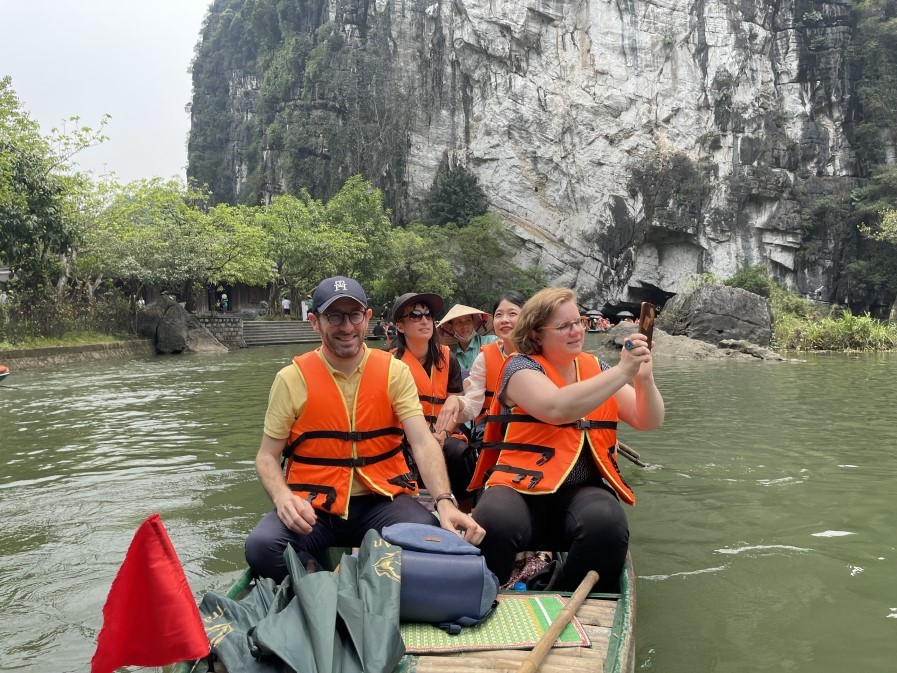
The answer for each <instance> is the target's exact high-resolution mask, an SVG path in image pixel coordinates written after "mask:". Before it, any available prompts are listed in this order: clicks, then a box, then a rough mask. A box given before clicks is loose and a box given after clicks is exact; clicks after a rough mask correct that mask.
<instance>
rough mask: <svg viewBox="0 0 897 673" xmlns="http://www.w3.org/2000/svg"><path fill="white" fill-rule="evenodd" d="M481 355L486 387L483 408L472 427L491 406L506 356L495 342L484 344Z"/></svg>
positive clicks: (500, 343)
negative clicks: (484, 368)
mask: <svg viewBox="0 0 897 673" xmlns="http://www.w3.org/2000/svg"><path fill="white" fill-rule="evenodd" d="M480 352H481V353H482V354H483V360H484V364H485V365H486V386H485V395H484V397H483V408H482V409H481V410H480V413H479V414H478V415H477V417H476V420H475V421H474V425H476V424H477V423H480V422H481V421H482V420H483V419H484V418H486V414H487V413H488V412H489V406H490V405H491V404H492V398H493V397H495V395H496V393H497V392H498V386H499V384H500V383H501V373H502V368H503V367H504V364H505V360H506V359H507V356H506V355H505V352H504V350H502V342H501V341H495V342H493V343H491V344H486V345H485V346H483V347H482V348H481V349H480Z"/></svg>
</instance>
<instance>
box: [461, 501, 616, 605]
mask: <svg viewBox="0 0 897 673" xmlns="http://www.w3.org/2000/svg"><path fill="white" fill-rule="evenodd" d="M473 518H474V519H476V521H477V523H479V524H480V525H481V526H482V527H483V528H485V529H486V537H485V539H484V540H483V542H482V544H481V545H480V548H481V549H482V552H483V555H484V556H485V558H486V565H488V566H489V569H490V570H491V571H492V572H494V573H495V574H496V575H497V576H498V580H499V582H501V583H502V584H504V583H505V582H507V581H508V579H509V578H510V577H511V571H512V570H513V568H514V557H515V556H516V555H517V553H518V552H521V551H538V550H545V551H567V552H569V553H568V554H567V560H566V562H565V563H564V568H563V574H562V576H561V580H560V584H559V586H558V587H557V589H558V590H560V591H573V590H574V589H576V587H577V586H578V585H579V583H580V582H581V581H582V579H583V578H584V577H585V575H586V573H587V572H588V571H589V570H596V571H597V572H598V574H599V579H598V584H597V585H596V587H595V589H593V591H599V592H608V593H614V592H618V591H619V590H620V572H621V571H622V569H623V563H624V562H625V560H626V551H627V549H628V548H629V524H628V523H627V522H626V514H625V512H624V511H623V507H622V505H621V504H620V501H619V499H618V498H617V495H616V494H615V493H613V492H612V491H610V490H609V489H608V488H606V487H604V486H592V485H577V486H563V487H561V488H560V489H559V490H558V491H557V493H552V494H545V495H529V494H527V495H524V494H521V493H518V492H517V491H515V490H513V489H511V488H508V487H507V486H493V487H491V488H487V489H486V491H485V492H484V493H483V494H482V496H480V500H479V501H478V502H477V506H476V509H475V510H474V513H473Z"/></svg>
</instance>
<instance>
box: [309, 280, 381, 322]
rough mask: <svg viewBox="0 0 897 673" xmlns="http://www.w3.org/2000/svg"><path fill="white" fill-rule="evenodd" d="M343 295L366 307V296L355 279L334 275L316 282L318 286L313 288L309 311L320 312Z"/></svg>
mask: <svg viewBox="0 0 897 673" xmlns="http://www.w3.org/2000/svg"><path fill="white" fill-rule="evenodd" d="M343 297H348V298H349V299H354V300H355V301H357V302H358V303H359V304H361V306H362V307H363V308H367V307H368V296H367V295H366V294H365V293H364V289H363V288H362V287H361V285H360V284H359V283H358V281H357V280H353V279H351V278H346V277H345V276H334V277H333V278H325V279H324V280H322V281H321V282H320V283H318V287H316V288H315V292H314V294H313V295H312V297H311V312H312V313H320V312H321V311H323V310H324V309H326V308H327V307H328V306H330V305H331V304H332V303H333V302H335V301H336V300H337V299H342V298H343Z"/></svg>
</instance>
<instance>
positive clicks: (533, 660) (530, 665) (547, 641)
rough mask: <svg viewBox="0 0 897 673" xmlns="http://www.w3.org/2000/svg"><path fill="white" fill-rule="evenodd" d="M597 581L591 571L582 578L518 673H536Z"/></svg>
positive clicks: (594, 573) (595, 574)
mask: <svg viewBox="0 0 897 673" xmlns="http://www.w3.org/2000/svg"><path fill="white" fill-rule="evenodd" d="M597 581H598V573H596V572H595V571H594V570H590V571H589V572H587V573H586V576H585V577H583V578H582V582H580V583H579V586H578V587H576V591H575V592H573V596H571V597H570V600H569V601H568V602H567V604H566V605H565V606H564V609H563V610H561V613H560V614H559V615H558V616H557V619H555V620H554V621H553V622H552V623H551V626H549V627H548V630H547V631H546V632H545V633H544V635H543V636H542V637H541V638H539V642H538V643H536V646H535V647H534V648H533V650H532V652H530V653H529V656H528V657H527V658H526V659H524V660H523V663H522V664H520V666H519V667H518V669H517V673H536V671H537V670H538V668H539V664H541V663H542V660H543V659H544V658H545V655H546V654H548V651H549V650H550V649H551V646H552V645H554V641H556V640H557V639H558V636H559V635H561V631H563V630H564V627H565V626H567V623H568V622H569V621H570V620H571V619H573V615H575V614H576V612H577V611H578V610H579V607H580V606H581V605H582V603H583V601H584V600H585V599H586V596H588V595H589V592H590V591H591V590H592V587H594V586H595V582H597Z"/></svg>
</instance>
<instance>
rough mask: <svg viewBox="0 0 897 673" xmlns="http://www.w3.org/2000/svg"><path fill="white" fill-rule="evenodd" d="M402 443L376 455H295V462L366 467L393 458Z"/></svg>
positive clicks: (328, 465) (326, 465)
mask: <svg viewBox="0 0 897 673" xmlns="http://www.w3.org/2000/svg"><path fill="white" fill-rule="evenodd" d="M401 451H402V445H401V444H399V445H398V446H395V447H393V448H391V449H390V450H389V451H384V452H383V453H378V454H377V455H375V456H357V457H355V458H320V457H318V456H293V462H294V463H300V464H302V465H323V466H325V467H365V466H367V465H373V464H375V463H379V462H381V461H384V460H386V459H387V458H392V457H393V456H394V455H396V454H397V453H401Z"/></svg>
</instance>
